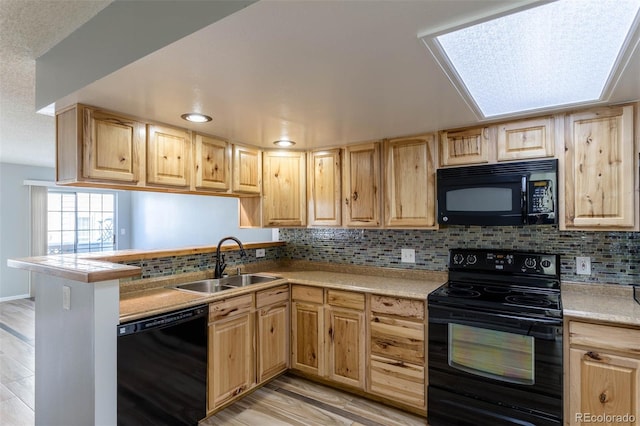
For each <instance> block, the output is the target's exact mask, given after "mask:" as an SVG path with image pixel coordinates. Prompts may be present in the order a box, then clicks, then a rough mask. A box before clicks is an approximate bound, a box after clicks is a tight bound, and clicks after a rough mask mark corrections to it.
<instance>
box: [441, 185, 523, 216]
mask: <svg viewBox="0 0 640 426" xmlns="http://www.w3.org/2000/svg"><path fill="white" fill-rule="evenodd" d="M512 191H513V190H512V189H511V188H502V187H481V188H464V189H452V190H449V191H447V210H448V211H450V212H452V211H453V212H493V211H495V212H497V211H505V212H510V211H511V210H512V203H513V193H512Z"/></svg>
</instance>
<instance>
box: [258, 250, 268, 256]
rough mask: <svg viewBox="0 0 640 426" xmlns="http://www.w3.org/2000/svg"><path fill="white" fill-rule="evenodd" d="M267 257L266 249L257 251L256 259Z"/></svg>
mask: <svg viewBox="0 0 640 426" xmlns="http://www.w3.org/2000/svg"><path fill="white" fill-rule="evenodd" d="M265 255H266V253H265V251H264V249H256V257H265Z"/></svg>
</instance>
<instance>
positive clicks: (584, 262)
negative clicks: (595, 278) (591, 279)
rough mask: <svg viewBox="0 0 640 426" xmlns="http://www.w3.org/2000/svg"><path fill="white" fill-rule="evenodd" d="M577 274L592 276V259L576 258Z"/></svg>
mask: <svg viewBox="0 0 640 426" xmlns="http://www.w3.org/2000/svg"><path fill="white" fill-rule="evenodd" d="M576 274H578V275H591V258H590V257H582V256H577V257H576Z"/></svg>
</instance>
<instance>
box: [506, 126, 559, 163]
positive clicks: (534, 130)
mask: <svg viewBox="0 0 640 426" xmlns="http://www.w3.org/2000/svg"><path fill="white" fill-rule="evenodd" d="M553 123H554V119H553V117H540V118H533V119H528V120H520V121H512V122H508V123H502V124H499V125H498V161H508V160H525V159H529V158H545V157H553V156H554V126H553Z"/></svg>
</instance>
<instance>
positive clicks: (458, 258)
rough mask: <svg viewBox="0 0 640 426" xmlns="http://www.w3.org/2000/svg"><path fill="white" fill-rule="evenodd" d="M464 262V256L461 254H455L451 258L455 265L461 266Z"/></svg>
mask: <svg viewBox="0 0 640 426" xmlns="http://www.w3.org/2000/svg"><path fill="white" fill-rule="evenodd" d="M463 261H464V256H463V255H461V254H456V255H455V256H453V263H455V264H456V265H459V264H461V263H462V262H463Z"/></svg>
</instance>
